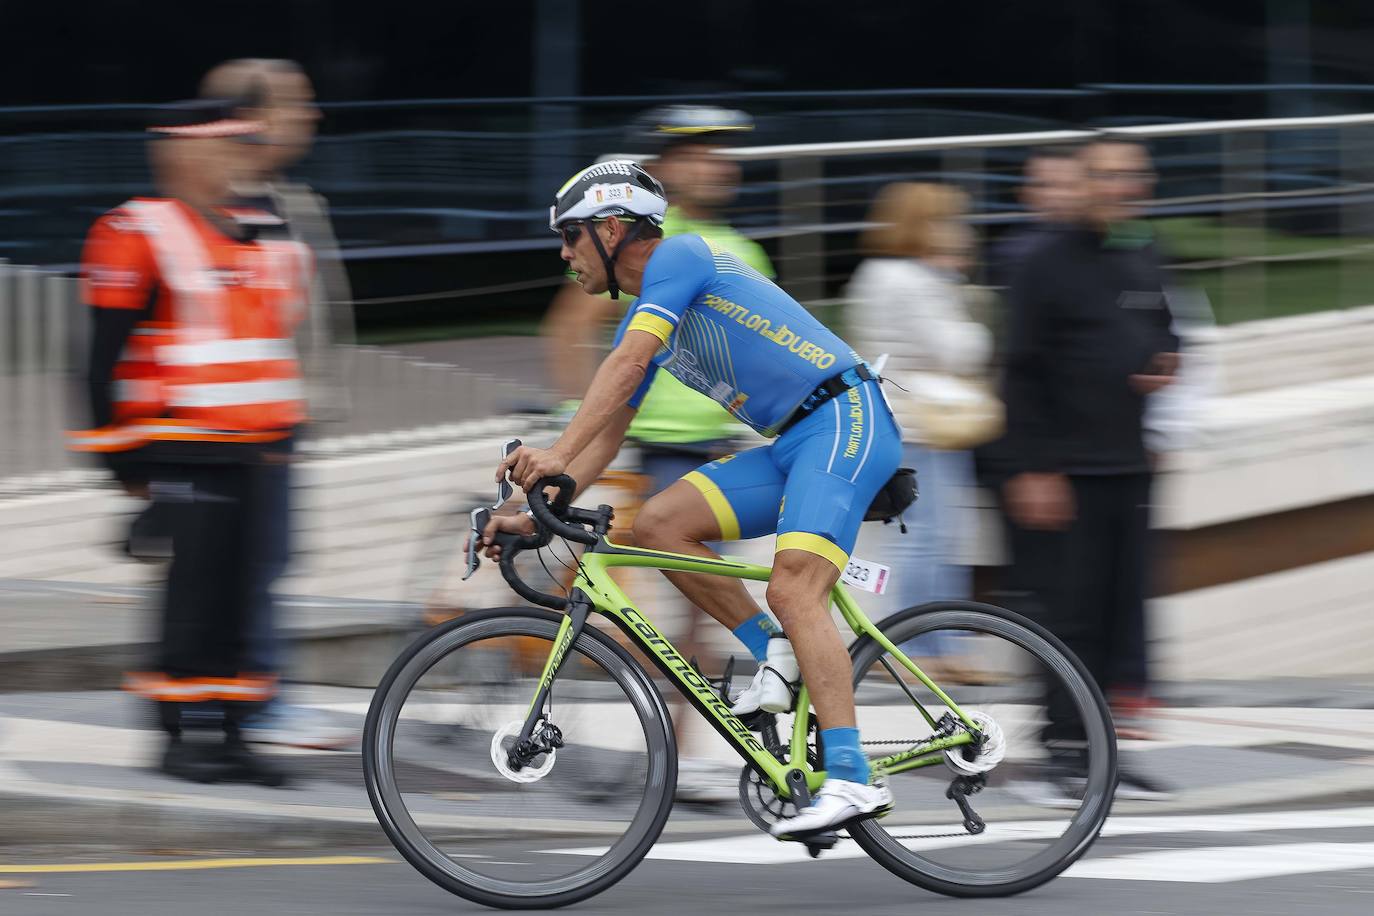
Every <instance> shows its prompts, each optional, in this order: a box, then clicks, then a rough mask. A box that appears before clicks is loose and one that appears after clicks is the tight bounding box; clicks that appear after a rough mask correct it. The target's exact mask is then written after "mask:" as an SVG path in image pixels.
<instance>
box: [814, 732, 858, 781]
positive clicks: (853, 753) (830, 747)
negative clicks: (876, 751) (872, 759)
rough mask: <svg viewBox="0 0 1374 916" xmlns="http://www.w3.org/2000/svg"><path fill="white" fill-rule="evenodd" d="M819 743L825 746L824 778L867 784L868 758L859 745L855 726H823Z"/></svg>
mask: <svg viewBox="0 0 1374 916" xmlns="http://www.w3.org/2000/svg"><path fill="white" fill-rule="evenodd" d="M821 744H822V746H824V748H825V775H826V778H828V779H844V780H848V781H849V782H860V783H863V784H865V785H867V784H868V758H867V757H865V756H864V752H863V748H861V747H860V746H859V730H858V729H857V728H823V729H821Z"/></svg>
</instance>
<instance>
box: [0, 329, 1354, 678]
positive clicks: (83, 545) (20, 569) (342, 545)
mask: <svg viewBox="0 0 1374 916" xmlns="http://www.w3.org/2000/svg"><path fill="white" fill-rule="evenodd" d="M1214 337H1215V340H1214V342H1213V343H1212V344H1211V350H1210V354H1211V356H1212V357H1213V358H1214V359H1215V360H1216V363H1217V364H1218V365H1219V366H1221V368H1222V372H1221V376H1220V378H1219V379H1218V380H1217V383H1216V385H1215V388H1214V391H1213V394H1212V395H1210V396H1208V397H1207V398H1205V399H1203V400H1200V401H1197V402H1195V403H1193V404H1191V405H1189V406H1187V407H1186V408H1185V409H1184V411H1183V414H1182V416H1183V417H1184V421H1183V428H1184V430H1185V433H1186V435H1185V436H1184V437H1183V439H1184V441H1186V443H1187V444H1186V447H1185V448H1183V449H1181V450H1180V451H1178V452H1176V453H1174V454H1171V455H1170V456H1169V457H1168V460H1167V462H1166V465H1165V472H1164V474H1163V475H1162V478H1161V486H1160V492H1159V503H1160V505H1159V515H1158V518H1159V523H1160V525H1161V526H1163V527H1167V528H1176V529H1188V528H1197V527H1202V526H1206V525H1212V524H1217V523H1220V522H1225V521H1233V520H1237V519H1244V518H1251V517H1256V516H1260V515H1266V514H1271V513H1275V512H1280V511H1284V510H1286V509H1291V508H1297V507H1300V506H1308V505H1317V504H1321V503H1326V502H1333V501H1338V500H1343V499H1349V498H1352V497H1355V496H1362V495H1367V494H1370V493H1374V375H1370V374H1360V373H1361V371H1362V370H1363V371H1366V372H1367V371H1368V370H1369V369H1371V368H1374V367H1371V366H1370V365H1369V364H1370V362H1371V357H1374V309H1360V310H1354V311H1351V312H1345V313H1332V314H1329V315H1320V316H1300V317H1298V318H1290V319H1278V320H1275V321H1267V322H1257V323H1254V324H1252V325H1243V326H1241V327H1240V328H1228V329H1222V330H1220V331H1216V332H1214ZM1257 366H1258V367H1265V368H1264V369H1263V370H1261V369H1257V368H1255V367H1257ZM1266 378H1267V379H1269V380H1272V381H1275V382H1276V383H1277V385H1276V386H1274V387H1268V388H1259V387H1257V386H1258V385H1259V383H1260V382H1261V381H1263V380H1264V379H1266ZM530 422H532V421H524V422H521V421H510V420H503V421H488V422H481V423H474V424H468V425H467V426H464V427H461V428H450V429H447V430H442V431H430V432H427V433H424V434H416V435H412V436H409V437H407V436H391V437H384V438H380V439H377V440H375V441H372V440H358V441H353V442H351V443H348V444H347V447H346V448H344V447H342V446H339V445H337V444H336V445H332V446H331V445H324V446H321V447H320V448H319V449H318V450H316V451H315V452H312V453H310V454H308V455H306V456H305V458H304V460H303V461H302V462H301V464H300V466H299V468H298V471H299V473H298V483H299V486H298V489H297V507H298V512H297V515H296V538H297V540H296V547H297V555H296V562H295V564H294V565H293V568H292V573H291V575H290V576H289V577H288V578H287V579H286V580H285V581H284V582H283V583H282V586H283V590H284V591H286V592H288V593H296V594H313V595H327V596H345V597H350V598H375V599H384V600H389V601H402V600H406V599H412V600H413V599H415V598H416V597H417V595H416V594H415V589H414V587H413V585H414V583H415V582H416V580H417V572H416V569H415V567H414V565H413V560H414V558H415V557H416V555H417V554H418V553H419V552H420V550H421V546H422V545H424V544H425V543H427V542H426V538H427V536H428V535H429V534H430V532H432V531H433V529H434V528H435V526H436V525H438V524H440V522H441V520H443V519H446V518H447V519H448V520H449V522H450V527H451V528H452V527H453V523H454V521H455V517H454V516H453V514H452V512H453V510H454V509H458V508H466V507H467V505H468V503H467V500H466V499H465V497H471V496H472V495H474V494H476V495H482V496H485V495H486V494H488V493H489V492H490V490H491V483H490V476H489V475H490V474H491V468H492V465H493V462H494V456H495V455H496V453H497V447H498V445H499V443H500V442H501V441H503V440H504V439H505V438H507V437H508V436H510V435H512V434H519V435H523V436H525V438H526V439H527V440H530V441H538V440H539V439H540V438H541V433H540V432H539V431H537V430H532V429H531V428H530ZM548 435H549V433H548V432H547V431H546V432H544V433H543V434H542V436H543V437H544V438H547V436H548ZM97 480H99V475H98V474H95V473H93V472H92V473H78V474H73V475H71V477H70V480H69V483H70V489H68V490H66V491H62V492H53V493H47V494H41V495H32V496H27V497H23V498H14V499H8V500H0V577H15V578H40V579H41V578H46V579H63V580H72V581H86V582H106V583H120V584H135V583H143V582H146V581H147V580H148V577H149V570H148V569H147V568H146V567H144V566H141V565H139V564H135V563H131V562H127V561H121V560H120V559H118V557H117V556H116V554H115V553H114V552H113V550H112V547H111V545H112V544H113V543H114V542H115V541H116V539H117V538H118V537H119V536H121V534H122V527H121V526H122V524H124V523H126V522H125V521H124V519H126V518H127V515H128V514H129V513H131V512H132V511H134V510H135V509H136V506H137V504H136V502H135V501H133V500H130V499H128V498H126V497H123V496H122V495H120V494H118V493H117V491H115V490H113V489H110V488H108V486H106V487H103V488H100V487H95V486H93V483H94V482H95V481H97ZM599 498H600V496H599V495H598V494H595V493H593V494H591V495H590V497H588V498H586V499H585V500H584V501H586V502H590V503H592V504H594V503H595V501H597V500H598V499H599ZM969 499H970V501H971V502H972V503H973V504H975V505H977V506H979V507H980V509H979V517H980V536H979V537H978V538H977V539H976V542H975V543H974V545H973V553H972V555H971V556H970V559H973V560H977V561H978V562H984V563H986V562H995V561H996V559H997V558H998V556H999V554H1000V543H999V538H998V537H997V524H996V517H995V515H994V514H993V510H992V508H991V503H990V500H989V499H988V497H987V495H986V494H977V493H974V494H969ZM866 541H867V539H865V541H861V543H860V547H859V549H858V551H856V552H859V553H860V554H862V552H863V550H864V549H865V543H866ZM456 546H457V545H456V542H455V543H454V547H455V549H456ZM738 552H743V553H747V554H750V555H751V556H753V557H759V558H766V557H767V554H768V545H767V544H766V543H763V542H755V543H754V544H753V545H752V546H746V547H744V548H742V550H741V551H738ZM455 559H456V558H455ZM765 561H766V560H765ZM429 572H430V573H433V572H434V570H433V569H430V570H429ZM897 574H900V571H898V573H897ZM456 578H457V577H456V576H450V577H448V578H447V580H446V581H445V583H444V584H445V587H446V588H448V589H450V590H451V592H452V595H453V600H454V601H455V603H458V604H462V605H464V606H468V607H474V606H486V605H492V604H505V603H509V602H511V601H513V599H514V596H512V595H510V594H509V592H508V591H507V590H506V589H505V586H504V583H502V582H501V581H500V579H499V577H498V576H497V575H495V572H494V570H493V569H491V567H490V564H486V565H485V566H484V568H483V570H482V571H481V572H480V573H479V574H478V576H477V577H475V578H474V579H473V580H472V581H471V582H469V583H466V584H463V585H458V584H457V582H456ZM429 581H431V582H433V581H434V580H432V579H431V580H429ZM1371 582H1374V555H1365V556H1361V557H1353V558H1348V559H1345V560H1338V561H1333V562H1330V563H1323V564H1319V565H1317V566H1312V567H1306V568H1303V569H1299V570H1292V571H1289V572H1285V573H1279V574H1275V575H1271V576H1262V577H1259V578H1254V579H1250V580H1246V581H1243V582H1238V583H1232V584H1228V585H1224V586H1218V587H1215V588H1208V589H1200V590H1197V591H1194V592H1188V593H1183V594H1177V595H1171V596H1169V597H1167V598H1163V599H1160V600H1159V601H1157V602H1156V603H1155V608H1154V610H1155V613H1154V636H1155V639H1156V642H1157V646H1158V650H1157V651H1158V656H1159V658H1160V662H1161V673H1162V674H1165V675H1166V676H1169V677H1177V678H1208V677H1253V676H1257V675H1260V674H1264V673H1276V674H1277V673H1283V674H1293V675H1312V676H1328V675H1337V674H1340V675H1350V674H1366V675H1374V651H1369V650H1370V649H1371V648H1374V586H1371V585H1370V584H1369V583H1371ZM633 588H634V589H635V591H636V594H644V595H647V596H648V597H649V601H651V602H653V603H652V604H651V605H649V606H654V607H657V608H664V609H669V610H665V611H663V612H662V613H660V614H659V616H660V617H663V618H665V621H664V622H665V623H666V624H671V617H672V611H671V610H670V609H671V608H673V607H676V604H675V603H673V602H671V601H668V602H666V603H665V601H664V600H663V599H664V593H663V592H662V591H661V590H660V586H659V582H658V580H657V579H656V578H655V577H654V576H653V575H648V576H647V577H646V576H644V575H643V574H641V575H640V576H639V577H638V579H637V580H636V581H635V583H634V586H633ZM717 635H719V634H717ZM712 642H719V644H720V645H722V646H724V645H728V644H729V643H728V639H724V640H721V641H717V640H714V639H713V640H712Z"/></svg>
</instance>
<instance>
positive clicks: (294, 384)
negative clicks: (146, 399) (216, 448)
mask: <svg viewBox="0 0 1374 916" xmlns="http://www.w3.org/2000/svg"><path fill="white" fill-rule="evenodd" d="M304 397H305V387H304V386H303V385H302V384H301V382H300V379H268V380H266V381H261V382H211V383H206V384H200V385H169V386H168V391H167V403H168V405H170V406H172V407H235V406H240V405H243V404H270V403H272V402H274V401H299V400H302V399H304Z"/></svg>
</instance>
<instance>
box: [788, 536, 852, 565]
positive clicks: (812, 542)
mask: <svg viewBox="0 0 1374 916" xmlns="http://www.w3.org/2000/svg"><path fill="white" fill-rule="evenodd" d="M784 550H804V551H806V552H807V553H814V554H815V555H816V556H818V557H824V558H825V559H827V560H829V561H830V562H831V563H834V564H835V568H836V569H838V570H839V571H840V572H844V567H845V565H846V564H847V563H848V562H849V554H847V553H845V552H844V551H843V550H841V549H840V548H839V547H837V546H835V545H834V544H833V543H831V542H830V541H827V540H826V539H825V538H823V537H821V536H820V535H819V534H810V533H808V532H805V531H788V532H786V533H785V534H780V535H778V545H777V547H776V548H775V549H774V551H773V552H774V553H781V552H782V551H784Z"/></svg>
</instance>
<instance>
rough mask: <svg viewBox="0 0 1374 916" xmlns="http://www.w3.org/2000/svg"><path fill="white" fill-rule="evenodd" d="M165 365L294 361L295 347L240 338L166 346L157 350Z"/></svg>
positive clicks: (277, 339)
mask: <svg viewBox="0 0 1374 916" xmlns="http://www.w3.org/2000/svg"><path fill="white" fill-rule="evenodd" d="M157 358H158V362H160V363H162V364H163V365H166V366H207V365H211V364H214V363H257V362H265V361H267V360H278V359H295V358H296V347H295V345H294V344H293V343H292V342H291V341H289V340H287V339H285V338H282V337H240V338H231V339H229V340H207V341H203V342H201V343H183V344H168V345H166V346H163V347H158V348H157Z"/></svg>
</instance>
